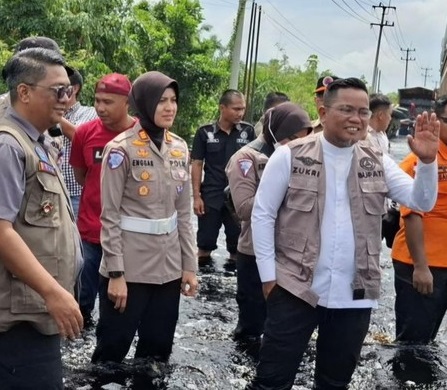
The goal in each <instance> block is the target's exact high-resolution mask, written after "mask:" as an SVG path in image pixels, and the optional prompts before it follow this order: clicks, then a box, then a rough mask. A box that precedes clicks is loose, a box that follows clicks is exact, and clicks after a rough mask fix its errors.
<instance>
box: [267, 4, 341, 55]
mask: <svg viewBox="0 0 447 390" xmlns="http://www.w3.org/2000/svg"><path fill="white" fill-rule="evenodd" d="M265 17H266V18H267V19H269V20H270V21H271V22H272V23H273V24H275V25H276V26H277V28H278V29H279V30H284V31H286V32H287V33H289V34H290V35H291V36H292V37H293V38H295V39H296V40H297V41H299V42H301V43H302V44H303V45H305V46H306V47H308V48H309V49H311V50H312V51H316V52H317V53H319V54H321V55H322V56H323V57H325V58H327V59H329V60H331V61H333V62H335V63H337V64H340V63H339V62H338V61H337V60H336V59H335V58H334V57H332V56H330V55H327V54H325V53H324V52H322V51H321V50H319V49H317V48H315V47H312V46H311V45H309V44H308V43H307V42H306V41H305V40H303V39H302V38H300V37H299V36H297V35H296V34H294V33H293V32H292V31H290V30H289V29H288V28H286V27H284V25H282V24H281V23H279V22H278V21H276V20H275V19H273V18H272V17H271V16H270V15H269V14H267V13H265Z"/></svg>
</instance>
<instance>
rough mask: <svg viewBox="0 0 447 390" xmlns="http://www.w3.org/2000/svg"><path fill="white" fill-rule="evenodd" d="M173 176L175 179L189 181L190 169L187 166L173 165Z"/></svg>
mask: <svg viewBox="0 0 447 390" xmlns="http://www.w3.org/2000/svg"><path fill="white" fill-rule="evenodd" d="M171 177H172V180H175V181H187V180H188V178H189V174H188V171H187V170H186V169H185V168H179V167H172V168H171Z"/></svg>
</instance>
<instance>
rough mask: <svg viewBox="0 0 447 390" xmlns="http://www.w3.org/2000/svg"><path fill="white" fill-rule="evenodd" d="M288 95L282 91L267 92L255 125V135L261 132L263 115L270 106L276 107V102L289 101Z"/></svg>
mask: <svg viewBox="0 0 447 390" xmlns="http://www.w3.org/2000/svg"><path fill="white" fill-rule="evenodd" d="M289 101H290V99H289V97H288V96H287V95H286V94H285V93H283V92H269V93H268V94H267V96H266V97H265V101H264V108H263V110H262V116H261V118H260V119H259V121H258V122H257V123H256V125H255V133H256V136H258V135H259V134H261V133H262V129H263V127H264V115H265V113H266V112H267V110H269V109H270V108H273V107H276V106H277V105H278V104H281V103H284V102H289Z"/></svg>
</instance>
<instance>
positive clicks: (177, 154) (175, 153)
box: [170, 149, 185, 158]
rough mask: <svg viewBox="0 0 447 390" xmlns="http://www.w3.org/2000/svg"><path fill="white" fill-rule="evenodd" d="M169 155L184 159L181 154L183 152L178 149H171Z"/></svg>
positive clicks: (183, 154)
mask: <svg viewBox="0 0 447 390" xmlns="http://www.w3.org/2000/svg"><path fill="white" fill-rule="evenodd" d="M170 153H171V156H172V157H176V158H183V157H185V153H184V152H183V150H180V149H172V150H171V152H170Z"/></svg>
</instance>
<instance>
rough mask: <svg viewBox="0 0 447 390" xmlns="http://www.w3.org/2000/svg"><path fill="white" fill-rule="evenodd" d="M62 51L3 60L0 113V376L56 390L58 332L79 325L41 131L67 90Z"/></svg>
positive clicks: (73, 257) (54, 177) (77, 255)
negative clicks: (1, 108)
mask: <svg viewBox="0 0 447 390" xmlns="http://www.w3.org/2000/svg"><path fill="white" fill-rule="evenodd" d="M64 64H65V63H64V60H63V58H62V57H61V56H60V55H59V54H58V53H57V52H56V51H54V50H48V49H42V48H31V49H26V50H23V51H20V52H19V53H17V54H15V55H14V56H13V57H12V58H11V59H10V60H9V61H8V63H7V64H6V66H5V71H6V75H7V77H6V83H7V85H8V89H9V94H10V99H11V105H10V106H9V107H8V108H7V109H6V112H5V115H4V118H2V119H1V120H0V165H1V166H2V169H1V170H0V188H1V189H2V195H1V197H0V350H1V351H2V353H1V354H0V383H1V387H2V388H5V389H23V388H30V386H31V387H33V388H35V389H50V388H51V389H62V388H63V384H62V362H61V353H60V337H61V336H62V337H68V338H70V339H73V338H74V337H76V336H78V335H79V333H80V330H81V329H82V326H83V321H82V315H81V313H80V310H79V306H78V304H77V303H76V301H75V299H74V297H73V290H74V284H75V279H76V276H77V274H78V273H79V270H80V268H81V263H82V256H81V249H80V240H79V238H78V237H79V233H78V230H77V228H76V224H75V221H74V218H73V213H72V212H71V207H70V202H69V199H68V193H67V192H66V189H65V186H64V184H63V178H62V176H61V174H60V171H59V170H58V168H57V166H56V164H55V161H54V159H53V158H52V157H51V155H50V154H49V153H48V149H47V148H48V146H47V145H46V144H45V142H44V136H43V133H44V132H45V130H46V129H48V128H49V127H51V126H53V125H55V124H56V123H58V122H59V121H60V120H61V118H62V116H63V115H64V112H65V110H66V108H67V102H68V99H69V97H70V95H71V93H72V88H71V86H70V81H69V79H68V75H67V71H66V70H65V69H64Z"/></svg>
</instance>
